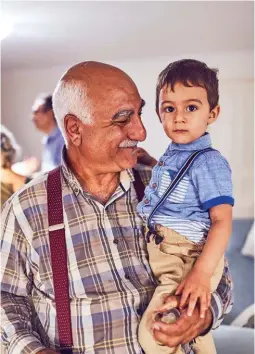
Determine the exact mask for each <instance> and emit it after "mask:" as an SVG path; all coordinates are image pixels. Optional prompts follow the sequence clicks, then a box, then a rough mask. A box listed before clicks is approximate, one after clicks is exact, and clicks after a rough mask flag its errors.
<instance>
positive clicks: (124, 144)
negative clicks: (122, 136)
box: [119, 139, 138, 148]
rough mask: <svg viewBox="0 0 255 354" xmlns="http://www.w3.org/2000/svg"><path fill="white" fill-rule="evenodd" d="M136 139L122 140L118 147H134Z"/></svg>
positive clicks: (136, 142)
mask: <svg viewBox="0 0 255 354" xmlns="http://www.w3.org/2000/svg"><path fill="white" fill-rule="evenodd" d="M137 144H138V141H135V140H129V139H128V140H124V141H122V143H120V145H119V147H120V148H128V147H135V146H137Z"/></svg>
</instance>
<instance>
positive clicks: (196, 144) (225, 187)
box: [137, 133, 234, 242]
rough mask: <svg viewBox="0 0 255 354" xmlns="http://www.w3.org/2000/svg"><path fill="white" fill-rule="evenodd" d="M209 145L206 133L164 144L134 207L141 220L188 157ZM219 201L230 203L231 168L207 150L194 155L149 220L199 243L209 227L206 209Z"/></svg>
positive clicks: (222, 159)
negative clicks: (146, 184)
mask: <svg viewBox="0 0 255 354" xmlns="http://www.w3.org/2000/svg"><path fill="white" fill-rule="evenodd" d="M209 147H211V138H210V135H209V133H205V134H204V135H203V136H201V137H200V138H199V139H197V140H195V141H193V142H191V143H189V144H175V143H171V144H170V145H169V146H168V148H167V150H166V152H165V153H164V155H163V156H161V157H160V159H159V161H158V163H157V165H156V166H155V167H154V168H153V171H152V178H151V181H150V184H149V185H148V187H147V188H146V189H145V196H144V198H143V200H142V201H141V202H140V203H139V204H138V207H137V210H138V212H139V214H140V216H141V217H142V218H143V220H144V221H147V218H148V217H149V215H150V213H151V211H152V209H153V208H154V206H155V205H156V203H157V202H158V201H159V199H160V198H161V197H162V195H163V194H164V192H165V191H166V189H167V187H168V186H169V184H170V183H171V181H172V180H173V178H174V177H175V176H176V174H177V172H178V171H179V170H180V168H181V167H182V166H183V164H184V163H185V161H186V160H187V159H188V157H189V156H190V155H191V154H192V153H194V152H195V151H198V150H203V149H206V148H209ZM220 204H230V205H232V206H233V205H234V199H233V196H232V179H231V169H230V166H229V164H228V162H227V160H226V159H225V158H224V157H223V156H222V155H221V153H220V152H219V151H217V150H209V151H206V152H204V153H202V154H200V155H199V156H198V157H197V158H196V160H195V161H194V163H193V164H192V166H191V168H190V169H189V171H188V172H187V174H186V175H185V176H184V177H183V178H182V180H181V181H180V182H179V184H178V186H177V187H176V188H175V189H174V191H173V192H172V193H171V194H170V195H169V196H168V198H167V199H166V201H165V202H164V203H163V205H161V206H160V207H159V208H158V209H157V211H156V212H155V214H154V216H153V218H152V221H151V222H152V224H160V225H163V226H166V227H169V228H170V229H173V230H175V231H176V232H178V233H180V234H181V235H183V236H185V237H187V238H188V239H189V240H191V241H193V242H202V241H203V240H204V238H205V237H206V236H207V234H208V230H209V229H210V226H211V221H210V215H209V210H210V208H212V207H214V206H217V205H220Z"/></svg>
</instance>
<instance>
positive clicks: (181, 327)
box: [1, 62, 231, 354]
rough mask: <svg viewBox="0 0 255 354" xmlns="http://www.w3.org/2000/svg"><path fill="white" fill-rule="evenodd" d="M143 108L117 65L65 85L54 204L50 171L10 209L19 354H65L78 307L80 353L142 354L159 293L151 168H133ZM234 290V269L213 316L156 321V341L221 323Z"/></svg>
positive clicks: (7, 251) (6, 266)
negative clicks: (146, 213)
mask: <svg viewBox="0 0 255 354" xmlns="http://www.w3.org/2000/svg"><path fill="white" fill-rule="evenodd" d="M143 106H144V101H143V100H142V99H141V97H140V95H139V92H138V90H137V87H136V85H135V84H134V82H133V81H132V80H131V79H130V77H129V76H127V75H126V74H125V73H124V72H123V71H121V70H119V69H117V68H115V67H113V66H110V65H106V64H102V63H96V62H86V63H80V64H78V65H76V66H74V67H72V68H71V69H69V70H68V71H67V73H65V75H64V76H63V77H62V79H61V80H60V82H59V83H58V85H57V88H56V90H55V92H54V95H53V107H54V112H55V116H56V118H57V121H58V124H59V126H60V128H61V130H62V132H63V135H64V137H65V140H66V149H64V151H63V159H62V163H61V168H60V178H61V180H60V182H58V180H56V181H55V182H54V181H53V184H52V183H51V186H52V188H51V193H52V195H50V196H49V195H48V198H49V201H48V204H47V186H48V187H49V185H48V184H49V179H48V181H47V178H48V176H47V174H45V175H43V176H41V177H38V178H37V179H35V180H33V181H32V182H30V184H29V185H28V186H26V187H24V188H23V189H22V190H21V191H20V192H19V193H18V194H16V195H15V196H14V197H13V198H12V199H11V200H10V201H9V203H8V204H7V205H6V206H5V209H4V212H3V236H2V269H3V271H2V284H1V290H2V340H3V343H4V344H5V345H6V347H7V348H8V352H9V353H12V354H20V353H38V352H39V353H41V354H46V353H48V354H49V353H55V352H56V351H57V352H58V351H59V350H60V339H59V338H60V334H61V337H63V335H64V336H65V335H66V336H68V331H62V325H63V326H65V325H68V324H67V323H63V322H65V321H63V318H64V317H62V322H61V316H62V315H63V316H65V315H66V313H67V312H68V311H69V307H70V318H71V320H70V324H71V328H72V330H71V336H72V353H73V354H78V353H100V354H103V353H114V354H124V353H128V354H138V353H142V350H141V347H140V345H139V343H138V340H137V328H138V324H139V321H140V318H141V315H142V313H143V311H144V309H145V308H146V306H147V305H148V303H149V301H150V299H151V296H152V294H153V291H154V288H155V280H154V278H153V276H152V273H151V269H150V267H149V264H148V257H147V252H146V242H145V238H144V235H143V233H142V220H141V219H140V217H139V216H138V214H137V212H136V206H137V203H138V195H137V193H136V189H135V183H136V181H137V178H138V177H137V176H140V178H141V180H140V181H142V182H143V183H144V184H146V183H148V181H149V179H150V174H151V170H150V168H148V167H146V168H145V167H143V168H142V166H136V170H134V171H136V172H134V173H135V174H134V173H133V170H132V167H133V166H135V165H136V162H137V151H138V149H137V143H138V142H139V141H143V140H144V139H145V138H146V131H145V128H144V126H143V123H142V120H141V115H142V108H143ZM134 176H136V180H135V177H134ZM60 183H61V185H62V186H61V189H60V188H59V190H60V191H61V192H60V193H62V197H60V202H62V203H63V214H64V221H63V223H64V227H65V243H66V252H67V270H68V292H69V298H70V301H69V299H68V306H66V307H65V308H64V311H63V313H59V312H58V317H59V318H58V325H57V319H56V302H58V299H56V288H57V286H56V284H55V282H56V283H57V282H58V287H61V282H62V280H61V279H62V278H63V273H64V267H63V269H60V271H59V273H58V274H57V276H56V273H55V276H54V272H53V271H52V268H53V263H54V264H55V265H57V263H58V261H59V262H60V261H61V259H60V258H61V257H60V256H59V257H58V251H60V249H59V248H60V246H58V245H57V243H56V245H55V247H54V246H52V245H51V246H50V241H49V233H52V232H53V229H54V227H53V228H52V226H51V223H50V222H49V220H48V212H49V209H52V206H51V202H54V200H55V199H54V193H57V192H56V191H55V188H58V187H59V184H60ZM54 203H55V202H54ZM59 209H61V210H62V208H56V210H54V213H55V217H56V215H57V214H59ZM49 225H50V226H49ZM59 227H62V226H59ZM56 229H58V225H57V226H56ZM55 231H56V230H55ZM56 232H59V230H57V231H56ZM51 253H52V254H51ZM51 256H52V259H51ZM52 274H53V275H52ZM53 276H54V284H53ZM63 279H64V278H63ZM54 285H55V288H54ZM230 287H231V281H230V280H229V274H228V268H227V267H226V268H225V273H224V276H223V278H222V280H221V282H220V285H219V287H218V289H217V292H215V293H214V294H213V296H212V304H211V305H212V306H211V309H210V310H208V311H207V312H206V316H205V318H200V317H199V311H198V309H196V310H195V311H194V313H193V316H191V317H188V316H187V314H186V313H185V311H184V312H183V313H182V315H181V317H180V319H178V321H177V322H176V324H165V323H164V324H163V323H159V322H156V323H155V324H154V335H155V338H156V339H157V340H159V341H160V342H162V343H163V344H165V345H168V346H174V345H176V344H179V343H187V342H189V341H191V340H192V339H193V338H195V337H196V336H198V335H199V334H201V333H205V332H206V331H207V330H208V329H209V328H211V326H212V325H213V326H217V324H218V321H219V319H222V316H223V315H224V313H226V312H227V311H228V309H229V307H230V306H231V288H230ZM61 295H62V294H60V297H61ZM29 296H30V298H31V299H30V301H29V300H28V298H29ZM56 300H57V301H56ZM175 300H176V299H168V301H175ZM55 301H56V302H55ZM59 319H60V320H59ZM60 324H61V329H60V328H59V325H60ZM66 328H67V327H66ZM69 337H70V333H69ZM67 350H68V349H67ZM64 352H65V351H63V353H64ZM66 353H70V351H66Z"/></svg>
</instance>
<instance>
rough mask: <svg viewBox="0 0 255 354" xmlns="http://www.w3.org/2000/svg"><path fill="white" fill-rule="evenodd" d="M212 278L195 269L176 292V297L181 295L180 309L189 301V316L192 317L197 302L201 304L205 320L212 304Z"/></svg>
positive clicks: (202, 316)
mask: <svg viewBox="0 0 255 354" xmlns="http://www.w3.org/2000/svg"><path fill="white" fill-rule="evenodd" d="M210 280H211V278H210V276H209V275H208V274H206V273H203V272H202V271H199V272H198V271H197V270H196V269H195V268H193V269H192V270H191V271H190V272H189V274H188V275H187V276H186V278H185V279H183V281H182V282H181V283H180V285H179V286H178V288H177V290H176V293H175V294H176V295H180V294H181V302H180V308H183V307H184V306H185V304H186V303H187V301H188V303H189V304H188V310H187V314H188V316H192V314H193V310H194V308H195V306H196V303H197V300H199V303H200V317H201V318H204V316H205V312H206V310H207V309H208V308H209V306H210V302H211V282H210Z"/></svg>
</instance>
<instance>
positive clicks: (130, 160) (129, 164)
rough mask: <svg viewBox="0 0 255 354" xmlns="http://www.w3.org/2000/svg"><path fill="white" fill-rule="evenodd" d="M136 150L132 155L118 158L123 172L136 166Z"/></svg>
mask: <svg viewBox="0 0 255 354" xmlns="http://www.w3.org/2000/svg"><path fill="white" fill-rule="evenodd" d="M136 151H137V149H134V150H133V152H132V153H130V152H129V153H128V154H123V156H122V158H120V160H119V161H120V164H119V165H120V166H121V167H122V168H123V170H126V169H129V168H133V167H134V166H135V165H136V164H137V153H136Z"/></svg>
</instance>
